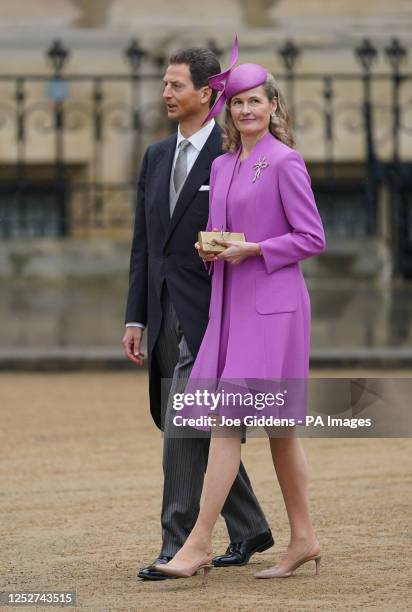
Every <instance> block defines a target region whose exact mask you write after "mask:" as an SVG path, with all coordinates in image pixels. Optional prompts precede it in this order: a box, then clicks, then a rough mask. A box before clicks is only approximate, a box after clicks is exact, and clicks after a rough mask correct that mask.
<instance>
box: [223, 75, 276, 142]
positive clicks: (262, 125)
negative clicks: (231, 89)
mask: <svg viewBox="0 0 412 612" xmlns="http://www.w3.org/2000/svg"><path fill="white" fill-rule="evenodd" d="M275 110H276V99H273V100H268V97H267V95H266V92H265V89H264V87H263V85H259V87H254V88H253V89H248V90H247V91H242V92H241V93H239V94H236V95H235V96H233V98H232V99H231V100H230V113H231V115H232V119H233V123H234V124H235V127H236V129H238V130H239V132H240V134H241V135H242V136H254V135H256V136H257V135H259V134H262V133H264V132H266V131H267V130H268V129H269V121H270V115H271V113H273V112H274V111H275Z"/></svg>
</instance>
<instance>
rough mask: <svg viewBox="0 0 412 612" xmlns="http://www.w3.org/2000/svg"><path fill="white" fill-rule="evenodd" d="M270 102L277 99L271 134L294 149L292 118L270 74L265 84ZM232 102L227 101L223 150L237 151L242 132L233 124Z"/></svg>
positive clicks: (270, 124)
mask: <svg viewBox="0 0 412 612" xmlns="http://www.w3.org/2000/svg"><path fill="white" fill-rule="evenodd" d="M263 88H264V90H265V93H266V96H267V98H268V100H273V98H276V100H277V107H276V110H275V111H274V112H273V113H272V114H271V116H270V122H269V132H270V133H271V134H272V135H273V136H274V137H275V138H277V139H278V140H280V141H281V142H283V143H284V144H286V145H288V146H289V147H293V146H294V145H295V141H294V138H293V135H292V130H291V117H290V114H289V112H288V109H287V108H286V103H285V99H284V97H283V94H282V92H281V91H280V89H279V86H278V84H277V82H276V80H275V78H274V77H273V76H272V75H271V74H268V76H267V79H266V81H265V82H264V83H263ZM230 102H231V101H230V100H227V102H226V107H225V119H224V123H223V150H224V151H231V152H233V151H236V150H237V149H238V148H239V147H240V142H241V141H240V132H239V130H238V129H237V128H236V127H235V124H234V123H233V119H232V115H231V112H230Z"/></svg>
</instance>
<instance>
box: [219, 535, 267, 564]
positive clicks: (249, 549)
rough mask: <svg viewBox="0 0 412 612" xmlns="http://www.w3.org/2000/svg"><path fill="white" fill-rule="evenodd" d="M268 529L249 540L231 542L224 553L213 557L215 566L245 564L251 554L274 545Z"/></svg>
mask: <svg viewBox="0 0 412 612" xmlns="http://www.w3.org/2000/svg"><path fill="white" fill-rule="evenodd" d="M274 543H275V541H274V539H273V537H272V532H271V531H270V529H269V530H268V531H265V532H263V533H260V534H259V535H257V536H255V537H254V538H250V540H243V542H231V543H230V544H229V547H228V549H227V551H226V553H225V554H224V555H220V556H219V557H215V558H214V559H213V561H212V563H213V565H214V566H215V567H229V566H231V565H246V563H248V562H249V559H250V557H251V556H252V555H254V554H255V553H257V552H263V551H264V550H267V549H268V548H271V547H272V546H273V545H274Z"/></svg>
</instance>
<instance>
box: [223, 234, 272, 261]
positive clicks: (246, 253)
mask: <svg viewBox="0 0 412 612" xmlns="http://www.w3.org/2000/svg"><path fill="white" fill-rule="evenodd" d="M215 241H216V242H217V243H218V244H221V245H222V246H224V247H226V248H225V250H224V251H222V253H218V255H217V256H216V259H217V260H219V259H223V261H227V262H228V263H231V264H233V265H237V264H240V263H242V261H244V260H245V259H247V258H248V257H256V256H257V255H260V254H261V251H260V246H259V245H258V244H257V243H256V242H243V241H242V240H222V239H221V238H219V239H218V238H216V239H215Z"/></svg>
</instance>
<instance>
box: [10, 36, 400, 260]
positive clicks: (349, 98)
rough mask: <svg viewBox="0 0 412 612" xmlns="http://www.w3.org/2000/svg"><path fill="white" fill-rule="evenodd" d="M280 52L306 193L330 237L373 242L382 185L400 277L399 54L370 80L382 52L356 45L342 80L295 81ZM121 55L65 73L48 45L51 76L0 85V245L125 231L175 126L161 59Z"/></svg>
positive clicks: (317, 76) (132, 49)
mask: <svg viewBox="0 0 412 612" xmlns="http://www.w3.org/2000/svg"><path fill="white" fill-rule="evenodd" d="M210 46H211V47H212V48H214V50H215V51H216V52H217V53H218V54H222V50H220V49H217V48H216V45H215V44H214V43H213V41H210ZM276 52H277V54H278V56H279V58H280V59H281V61H282V63H283V66H284V70H283V72H282V73H281V74H277V75H276V77H277V80H278V81H279V82H280V84H281V86H282V89H283V90H284V93H285V97H286V99H287V101H288V105H289V107H290V109H291V112H292V116H293V119H294V128H295V134H296V136H297V140H298V144H299V145H305V143H306V144H307V143H315V144H314V147H316V151H315V155H314V158H313V159H311V158H310V156H309V157H308V156H306V157H307V159H308V165H309V167H310V169H312V164H311V162H315V161H316V162H317V163H316V164H315V165H316V168H317V170H316V172H315V174H314V175H313V186H314V189H315V191H316V192H317V193H318V194H319V201H320V208H321V210H322V212H323V215H324V219H325V224H326V227H327V231H328V233H330V234H331V235H333V234H336V235H339V236H343V237H345V236H346V237H351V236H352V237H355V236H368V235H374V234H375V232H376V230H377V202H378V200H379V194H380V191H381V188H382V186H383V185H384V186H385V188H386V189H387V190H389V193H390V198H391V204H392V212H393V219H392V221H393V224H394V227H398V226H400V224H402V232H400V233H399V235H396V236H395V237H394V242H395V243H396V246H395V248H396V259H397V261H398V263H397V266H398V268H401V267H402V261H404V260H405V253H406V251H407V250H408V249H410V252H411V261H412V235H411V230H410V223H409V221H408V220H410V218H411V212H410V207H411V206H412V204H411V203H410V199H409V195H405V194H410V189H409V190H408V185H409V184H410V182H411V180H412V179H411V175H410V172H411V170H410V164H408V154H407V150H408V148H409V152H410V151H411V150H412V96H411V91H412V74H409V73H405V71H404V70H403V68H404V63H405V60H406V55H407V52H406V49H405V48H404V47H403V46H402V44H401V43H400V42H399V41H398V40H396V39H393V40H392V41H390V43H389V44H388V45H387V46H386V48H385V49H384V50H383V51H382V52H381V53H383V55H384V58H385V61H386V66H387V69H386V70H385V72H382V71H381V72H379V73H378V72H376V71H375V66H376V60H377V58H378V50H377V48H375V47H374V45H373V44H372V43H371V41H369V40H364V41H363V42H362V44H361V45H360V46H359V47H358V48H357V49H355V50H354V53H355V57H356V60H357V62H358V66H359V70H358V71H355V72H352V73H345V74H340V73H337V74H321V73H307V72H305V73H303V74H302V73H300V72H299V71H298V67H299V60H300V58H301V56H302V53H303V51H302V49H300V48H298V47H297V46H296V45H295V44H294V42H293V41H291V40H288V41H286V43H285V44H283V45H281V46H280V48H278V49H277V50H276ZM124 55H125V59H126V61H127V64H126V65H127V66H128V71H127V72H125V73H123V74H98V75H97V74H70V73H69V72H67V70H66V69H67V64H68V59H69V56H70V52H69V50H68V49H67V48H65V46H64V45H63V43H62V42H60V41H55V42H54V43H53V44H52V46H51V47H50V49H49V50H48V52H47V58H48V60H49V63H50V67H51V70H50V74H43V75H24V74H19V75H0V92H1V95H0V152H1V150H3V151H5V150H8V151H9V154H8V155H4V154H3V164H2V166H3V167H2V168H0V236H1V237H3V238H13V237H22V236H23V237H24V236H27V237H35V236H38V237H39V236H54V237H58V236H65V235H70V234H75V233H76V232H78V233H79V232H80V233H81V232H87V231H89V230H93V231H95V230H99V229H109V230H110V229H114V228H130V227H131V223H132V217H133V211H134V202H135V185H136V177H137V173H138V168H139V162H140V160H141V156H142V154H143V151H144V148H145V146H146V145H147V144H148V143H149V142H150V141H152V140H153V139H155V138H158V137H161V136H163V135H166V134H167V133H168V132H169V131H170V130H171V129H173V128H172V126H170V125H169V124H168V122H167V120H166V118H165V113H164V108H163V103H162V100H161V87H162V76H163V71H164V66H165V61H166V60H165V58H164V57H162V56H161V55H155V56H153V55H150V54H149V53H148V52H147V51H146V50H144V49H142V48H141V46H140V44H139V42H138V41H137V40H132V41H131V43H130V44H129V45H128V47H127V48H126V49H125V51H124ZM223 63H224V62H223ZM377 91H378V92H384V93H379V94H378V95H377ZM355 92H356V95H355ZM407 92H409V94H408V93H407ZM405 143H406V144H405ZM303 148H304V147H303ZM352 148H353V151H354V154H353V156H352V155H351V151H352ZM343 149H345V150H344V151H343ZM355 149H356V153H355ZM10 151H11V152H12V153H10ZM405 151H406V153H405ZM409 157H410V156H409ZM342 160H343V161H345V162H346V165H348V164H349V165H350V162H352V165H353V164H355V165H357V170H356V172H355V174H351V172H349V173H347V174H346V175H345V174H344V172H343V170H342V168H343V167H344V165H345V164H342ZM119 177H120V178H119ZM405 228H406V229H405ZM408 228H409V230H408ZM411 270H412V263H411Z"/></svg>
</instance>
